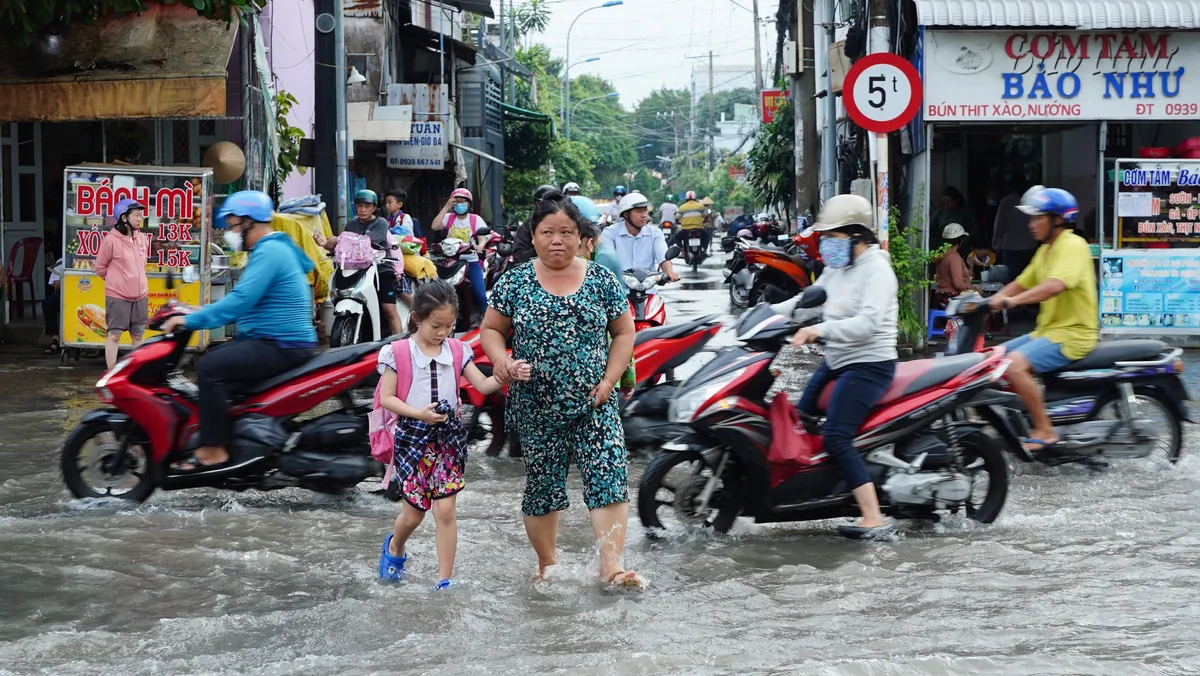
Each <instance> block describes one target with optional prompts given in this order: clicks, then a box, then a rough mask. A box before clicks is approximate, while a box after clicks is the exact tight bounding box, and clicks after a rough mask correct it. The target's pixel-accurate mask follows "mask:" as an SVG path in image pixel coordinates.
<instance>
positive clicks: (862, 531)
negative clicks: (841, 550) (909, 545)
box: [837, 523, 895, 542]
mask: <svg viewBox="0 0 1200 676" xmlns="http://www.w3.org/2000/svg"><path fill="white" fill-rule="evenodd" d="M837 530H838V535H841V536H842V537H847V538H850V539H851V540H874V541H876V542H890V541H891V540H892V536H893V535H894V534H895V529H893V528H892V525H891V524H887V523H885V524H883V525H882V526H871V527H869V528H866V527H863V526H838V528H837Z"/></svg>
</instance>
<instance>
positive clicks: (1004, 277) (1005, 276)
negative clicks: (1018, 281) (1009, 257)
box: [982, 265, 1012, 284]
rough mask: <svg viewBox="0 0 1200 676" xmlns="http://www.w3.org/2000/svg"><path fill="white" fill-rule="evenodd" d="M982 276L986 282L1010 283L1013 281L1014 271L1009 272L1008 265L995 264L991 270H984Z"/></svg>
mask: <svg viewBox="0 0 1200 676" xmlns="http://www.w3.org/2000/svg"><path fill="white" fill-rule="evenodd" d="M982 278H983V281H985V282H995V283H998V284H1008V283H1009V282H1011V281H1012V273H1011V272H1009V270H1008V266H1007V265H993V266H992V267H991V269H990V270H985V271H984V272H983V276H982Z"/></svg>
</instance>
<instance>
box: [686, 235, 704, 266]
mask: <svg viewBox="0 0 1200 676" xmlns="http://www.w3.org/2000/svg"><path fill="white" fill-rule="evenodd" d="M702 232H703V231H702V230H687V231H684V234H686V235H687V239H686V240H685V241H684V242H683V262H684V263H686V264H688V265H690V266H692V272H697V271H699V270H700V264H701V263H703V262H704V261H705V259H707V258H708V250H707V249H706V248H705V247H704V246H703V242H704V238H703V237H701V233H702Z"/></svg>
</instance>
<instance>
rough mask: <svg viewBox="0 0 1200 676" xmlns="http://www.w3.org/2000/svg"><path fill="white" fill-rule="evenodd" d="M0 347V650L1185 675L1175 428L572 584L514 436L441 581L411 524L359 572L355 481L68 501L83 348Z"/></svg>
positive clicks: (28, 665)
mask: <svg viewBox="0 0 1200 676" xmlns="http://www.w3.org/2000/svg"><path fill="white" fill-rule="evenodd" d="M720 265H721V260H720V258H719V257H718V258H716V259H714V260H712V261H710V262H709V265H708V266H707V267H706V268H704V269H702V270H701V271H700V272H699V273H698V274H696V273H692V272H690V271H688V272H685V273H684V280H683V281H682V282H681V283H679V284H677V285H674V286H672V287H670V288H667V289H665V290H664V291H663V294H664V298H665V299H666V300H667V304H668V308H669V311H670V312H671V317H672V319H674V320H683V319H685V318H691V317H697V316H701V315H703V314H708V313H714V312H715V313H720V314H722V315H723V316H725V317H726V319H728V318H729V315H728V310H729V307H728V295H727V293H726V290H725V287H724V285H722V284H721V283H720V267H719V266H720ZM731 342H733V339H732V337H731V336H730V335H729V334H728V332H727V331H726V332H724V333H722V334H721V335H720V336H718V337H717V339H715V340H714V341H713V346H715V347H719V346H721V345H726V344H729V343H731ZM16 352H17V348H11V347H9V348H3V350H2V351H0V392H3V393H4V395H3V398H0V469H2V470H3V474H0V595H2V596H0V675H7V674H33V673H45V674H201V673H203V674H262V675H268V674H287V675H289V676H294V675H300V674H314V675H316V674H375V673H381V674H382V673H387V674H392V673H406V674H407V673H411V674H465V673H479V674H532V673H562V674H749V673H772V674H830V675H832V674H839V675H847V676H849V675H855V676H884V675H908V674H946V675H956V676H957V675H963V674H1088V675H1098V674H1112V675H1114V676H1130V675H1133V674H1196V673H1200V644H1197V642H1196V641H1195V640H1194V638H1195V637H1196V636H1197V635H1200V611H1197V610H1196V609H1195V608H1196V604H1195V598H1196V592H1195V590H1196V589H1197V588H1198V587H1200V535H1197V534H1196V529H1195V527H1194V521H1193V520H1192V516H1193V515H1194V513H1195V496H1196V495H1197V491H1198V489H1200V454H1198V453H1197V450H1198V449H1197V447H1196V443H1195V435H1194V433H1193V432H1192V431H1191V430H1190V429H1188V430H1187V432H1186V434H1187V436H1186V440H1185V446H1184V459H1183V461H1182V462H1181V463H1180V464H1179V465H1178V466H1176V467H1170V466H1167V465H1165V463H1164V464H1157V463H1154V462H1151V461H1135V462H1123V463H1119V464H1116V465H1114V467H1113V468H1111V469H1110V470H1107V471H1104V472H1101V473H1094V472H1091V471H1089V470H1086V469H1081V468H1073V467H1071V468H1057V469H1047V468H1044V467H1038V468H1032V469H1031V468H1029V467H1028V466H1023V465H1022V466H1014V467H1013V477H1012V486H1011V488H1010V492H1009V501H1008V505H1007V507H1006V508H1005V511H1004V513H1003V514H1002V516H1001V517H1000V519H999V520H998V521H997V523H995V524H993V525H990V526H977V525H973V524H970V523H966V522H963V521H962V520H955V519H950V520H947V521H943V523H942V524H940V525H937V526H930V527H917V526H908V527H907V528H906V530H905V532H904V535H903V537H902V538H901V539H899V540H898V541H896V542H894V543H890V544H862V543H855V542H849V541H844V540H842V539H840V538H838V537H837V536H835V535H833V534H831V529H832V526H833V525H835V523H836V522H817V523H811V524H798V525H796V524H785V525H772V526H759V525H755V524H753V523H750V522H747V521H746V520H742V521H740V522H739V523H738V524H737V525H736V526H735V528H734V531H733V533H732V534H731V535H729V536H723V537H718V536H709V535H707V534H703V533H689V534H686V535H683V536H680V537H675V538H672V539H668V540H666V541H651V540H648V539H646V538H645V537H644V536H643V534H642V533H641V531H640V529H639V528H637V527H636V525H635V527H634V528H633V529H632V532H631V534H630V541H629V546H628V551H627V557H626V558H627V563H628V564H629V565H630V566H632V567H634V568H636V569H637V570H639V571H640V572H641V573H642V574H643V575H645V576H646V577H647V578H648V579H649V580H650V582H651V586H650V588H649V590H648V591H647V592H645V593H643V594H635V595H631V594H623V593H614V592H611V591H607V590H605V589H603V588H601V587H599V586H597V585H596V584H595V583H594V582H593V575H594V571H595V566H596V558H595V556H594V554H593V545H592V543H591V541H590V536H589V533H590V529H589V528H588V526H587V515H586V512H585V511H584V510H583V508H582V504H581V502H582V501H581V499H580V497H579V496H580V493H579V488H578V483H577V482H574V483H573V490H572V494H571V496H572V499H573V501H574V502H575V504H574V506H573V507H572V508H571V510H570V511H569V512H568V513H567V514H566V516H565V518H564V520H563V528H562V537H561V539H560V546H561V549H562V553H561V557H560V564H561V565H560V566H559V570H558V571H556V575H555V576H554V577H552V579H551V580H550V581H549V582H547V583H542V584H536V585H535V584H534V583H532V582H531V573H532V565H533V559H532V555H531V551H530V549H529V546H528V544H527V542H526V540H525V536H524V531H523V528H522V525H521V520H520V514H519V512H520V500H521V488H522V468H521V465H520V461H519V460H513V459H507V458H498V459H493V458H486V457H484V456H483V455H482V454H481V453H478V454H475V455H474V456H472V459H471V462H470V465H469V470H468V482H469V483H468V488H467V489H466V490H465V491H464V492H463V493H462V494H461V495H460V499H459V508H460V509H459V512H460V513H459V522H460V545H459V558H458V563H457V569H456V583H457V587H456V588H455V589H453V590H452V591H451V592H449V593H441V594H438V595H434V594H432V593H431V592H430V589H431V588H432V586H433V584H434V582H436V565H435V555H434V544H433V532H432V524H426V525H425V526H424V527H423V528H422V530H420V531H418V534H417V535H416V536H415V537H414V539H413V540H412V542H411V544H410V551H411V553H412V554H413V558H412V573H411V577H410V582H409V583H407V584H405V585H403V586H399V587H390V586H381V585H379V584H378V583H376V582H375V578H376V565H377V562H378V557H379V546H380V542H381V540H382V538H383V536H384V534H385V533H386V532H387V531H388V530H389V528H390V524H391V521H392V519H393V517H394V516H395V513H396V506H395V505H393V504H391V503H387V502H385V501H383V500H381V499H379V498H375V497H373V496H370V495H367V494H365V493H363V494H358V495H350V496H340V497H332V496H323V495H315V494H312V493H308V492H305V491H299V490H285V491H278V492H274V493H253V492H251V493H243V494H236V493H229V492H216V491H209V490H195V491H185V492H177V493H171V494H166V493H158V494H155V495H154V496H152V497H151V499H150V500H149V501H148V502H147V503H146V504H144V505H141V506H134V505H128V504H122V503H119V502H114V501H108V502H85V501H76V500H73V499H71V497H70V496H69V494H68V493H67V491H66V490H65V489H64V488H63V486H62V483H61V479H60V473H59V469H58V461H59V459H58V446H59V444H60V443H61V441H62V439H63V437H64V436H65V435H66V433H67V432H68V430H69V429H70V428H71V427H72V426H73V425H74V423H75V422H76V421H77V420H78V419H79V417H80V416H81V415H82V414H83V413H84V412H85V411H87V410H89V409H90V408H91V407H93V406H94V403H95V402H94V399H93V396H92V393H91V384H92V383H93V382H94V381H95V380H96V378H97V377H98V375H99V367H98V365H96V364H95V363H88V362H86V361H85V362H81V364H82V365H81V366H77V367H76V366H74V365H73V367H72V368H61V367H60V366H59V364H58V362H57V361H51V360H48V359H47V360H43V359H42V358H41V357H40V356H39V357H33V358H29V359H25V360H22V359H17V358H16ZM701 358H702V357H701ZM783 358H786V359H789V360H791V361H789V362H787V363H791V364H795V363H798V362H797V360H796V359H795V357H794V355H793V356H791V357H789V356H788V355H784V357H783ZM698 359H699V358H698ZM809 361H811V360H809ZM1188 361H1189V367H1190V369H1191V372H1190V374H1189V385H1190V387H1191V388H1192V391H1193V392H1196V391H1200V382H1197V380H1198V374H1200V360H1198V359H1197V358H1196V357H1195V356H1189V360H1188ZM802 371H803V369H801V368H792V369H789V372H791V373H792V374H793V375H790V376H789V383H791V384H792V385H794V384H795V383H797V382H799V380H800V379H802V378H803V374H802V373H801V372H802ZM641 468H642V465H641V463H638V464H636V465H635V467H634V469H633V474H634V477H635V479H634V482H635V484H636V476H637V475H638V474H640V472H641ZM635 523H636V520H635Z"/></svg>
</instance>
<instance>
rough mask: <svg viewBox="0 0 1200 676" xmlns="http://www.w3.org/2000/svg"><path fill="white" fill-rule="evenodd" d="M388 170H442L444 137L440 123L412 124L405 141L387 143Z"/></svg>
mask: <svg viewBox="0 0 1200 676" xmlns="http://www.w3.org/2000/svg"><path fill="white" fill-rule="evenodd" d="M387 165H388V168H389V169H444V168H445V166H446V136H445V134H444V133H443V129H442V123H441V122H413V123H412V135H411V136H409V139H408V140H407V141H388V144H387Z"/></svg>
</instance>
